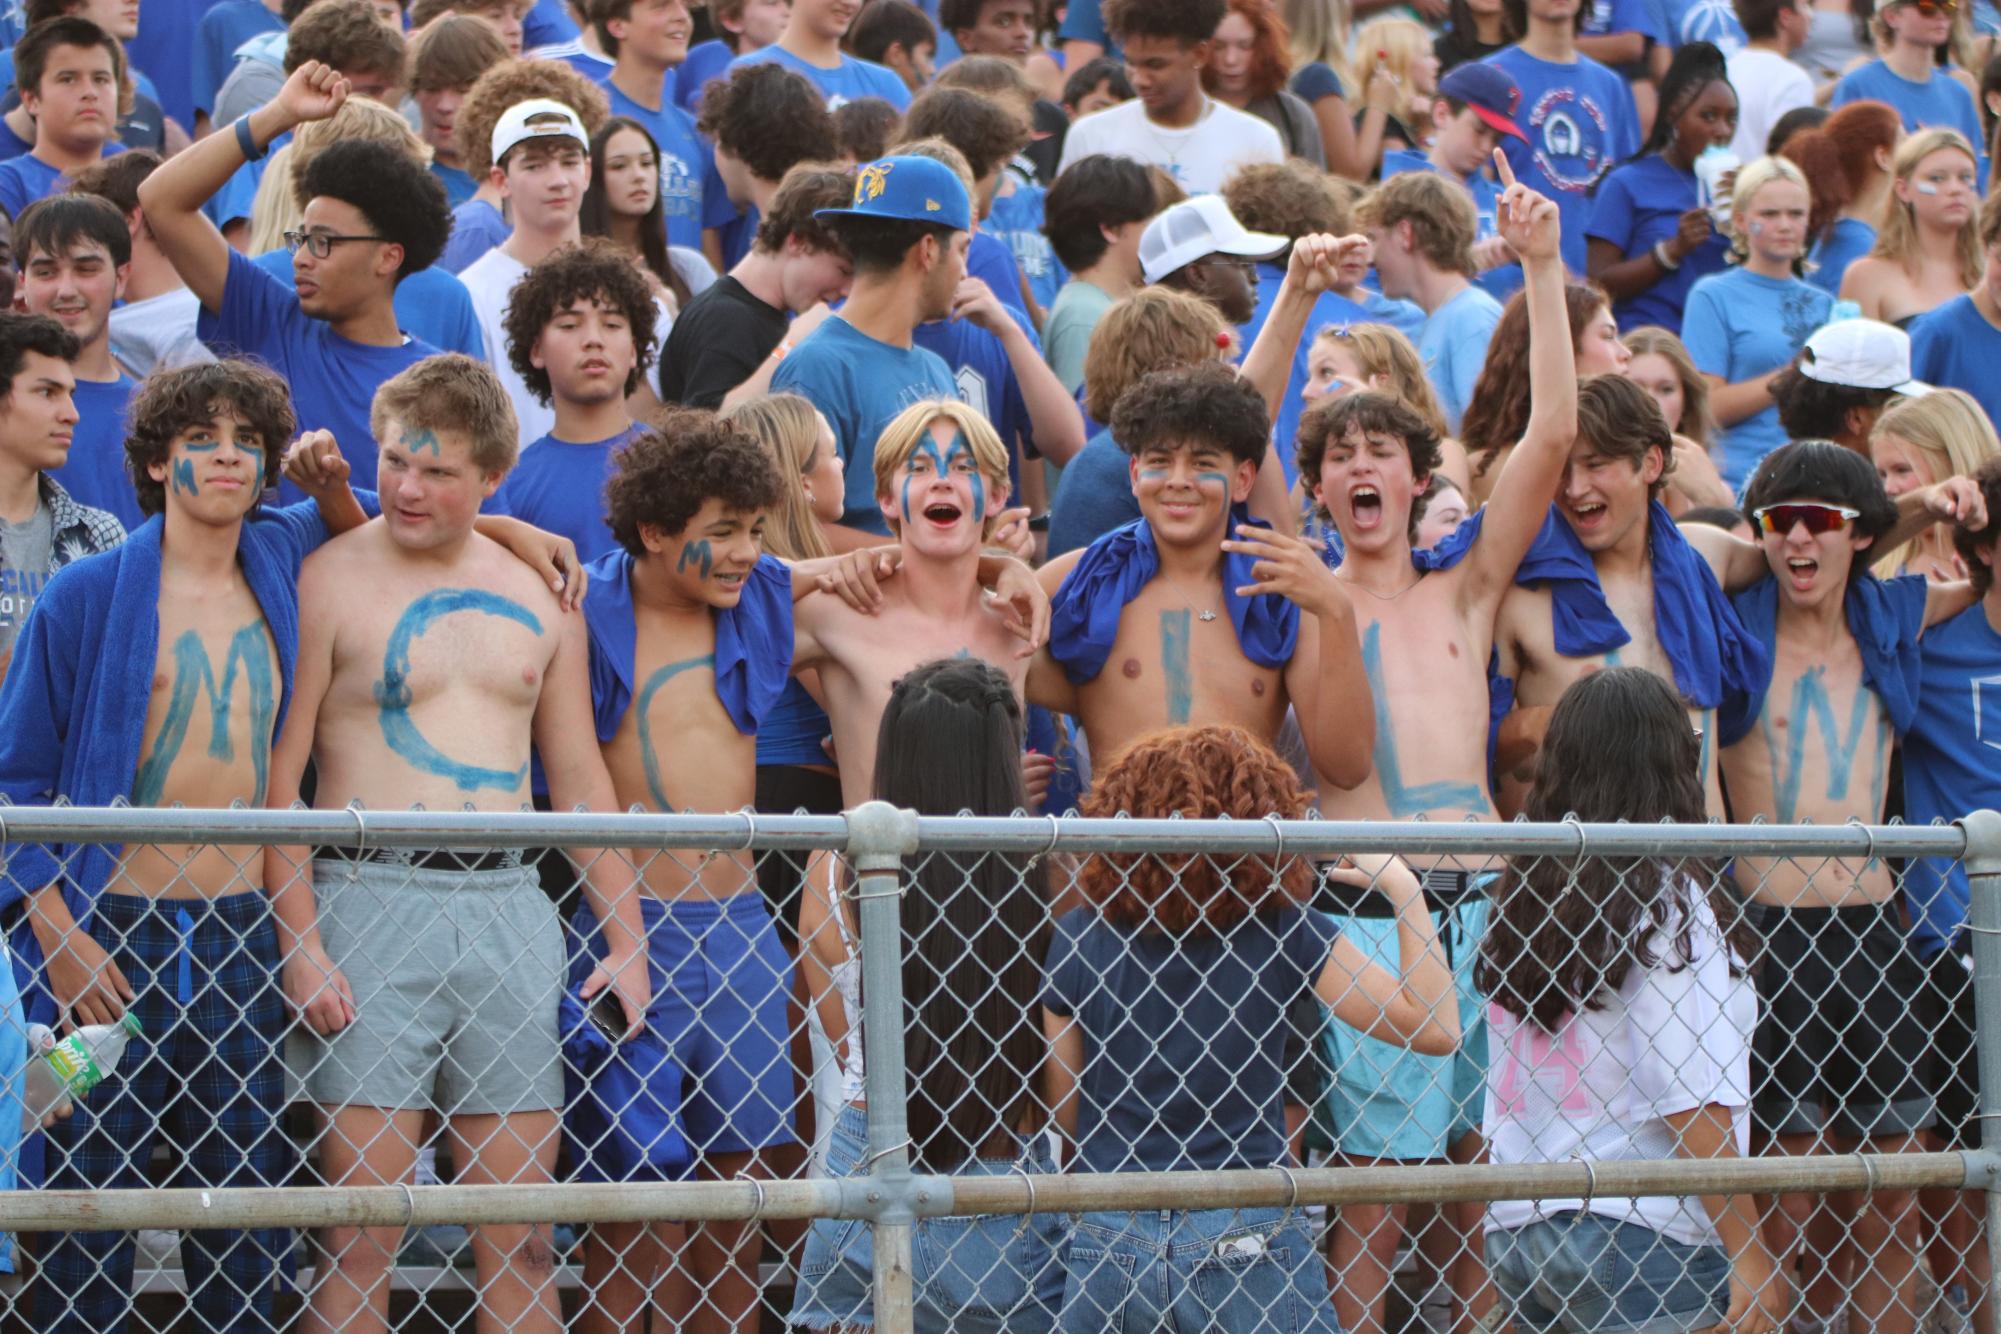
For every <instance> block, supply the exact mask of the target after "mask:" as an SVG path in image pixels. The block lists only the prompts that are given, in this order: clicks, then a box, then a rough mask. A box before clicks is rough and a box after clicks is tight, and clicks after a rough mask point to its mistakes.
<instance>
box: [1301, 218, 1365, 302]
mask: <svg viewBox="0 0 2001 1334" xmlns="http://www.w3.org/2000/svg"><path fill="white" fill-rule="evenodd" d="M1368 244H1369V238H1368V237H1366V236H1332V235H1329V234H1327V233H1325V232H1321V233H1316V234H1315V235H1312V236H1302V237H1300V238H1299V239H1298V240H1297V241H1294V242H1293V243H1292V258H1291V259H1289V260H1287V261H1286V266H1285V281H1286V284H1287V285H1288V286H1290V287H1291V288H1293V290H1295V291H1298V292H1304V293H1306V294H1307V295H1309V296H1318V295H1319V294H1320V293H1322V292H1331V291H1333V290H1334V289H1335V288H1336V287H1338V286H1340V285H1341V266H1342V264H1343V262H1344V261H1348V262H1352V261H1351V256H1353V254H1354V253H1355V250H1356V247H1357V245H1360V246H1361V247H1363V248H1366V247H1367V246H1368ZM1365 267H1366V266H1365Z"/></svg>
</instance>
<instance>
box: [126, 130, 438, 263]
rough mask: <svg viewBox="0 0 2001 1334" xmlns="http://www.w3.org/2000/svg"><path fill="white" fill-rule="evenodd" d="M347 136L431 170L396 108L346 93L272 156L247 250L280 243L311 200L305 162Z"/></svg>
mask: <svg viewBox="0 0 2001 1334" xmlns="http://www.w3.org/2000/svg"><path fill="white" fill-rule="evenodd" d="M349 140H352V141H356V142H364V141H365V142H367V143H374V144H386V145H388V146H389V147H390V148H393V149H396V150H397V151H398V152H401V153H407V154H409V155H410V158H411V160H412V161H414V162H416V163H417V164H418V165H420V166H422V167H423V168H424V169H425V170H427V171H428V170H429V169H430V166H431V146H430V145H429V144H428V143H425V142H424V140H423V138H422V137H421V136H419V135H418V133H417V132H416V131H415V130H413V129H411V128H410V122H409V121H407V120H404V119H403V117H402V114H401V113H399V112H398V111H396V110H395V108H393V107H386V106H384V105H383V104H382V103H380V102H372V101H370V100H369V99H368V98H365V97H350V98H348V99H347V101H345V102H343V103H341V106H340V110H338V111H336V112H334V113H333V115H331V116H328V117H327V118H326V119H325V120H311V121H307V122H306V123H305V124H304V125H301V126H300V127H299V128H298V129H296V130H294V131H293V132H292V142H291V143H289V144H286V145H284V146H283V147H281V148H279V149H278V151H277V152H275V153H273V154H272V155H271V161H270V165H268V166H267V167H265V169H264V179H263V180H261V181H259V182H258V183H257V198H256V201H255V203H253V204H252V206H251V209H250V252H251V253H252V254H258V255H261V254H263V253H264V252H265V251H267V250H276V249H277V248H278V247H279V246H282V245H284V244H285V233H286V232H288V231H292V230H294V229H296V228H297V227H298V226H299V222H300V219H301V218H303V217H304V216H305V212H306V205H307V204H308V203H309V202H311V200H312V196H311V195H308V194H306V193H305V191H304V189H303V188H302V185H301V178H302V175H303V173H304V172H305V170H306V166H307V164H308V163H310V162H311V161H312V160H313V159H314V158H316V157H318V156H319V155H320V154H321V153H323V152H325V151H326V150H327V149H328V148H330V147H332V146H333V145H334V144H338V143H343V142H346V141H349ZM121 156H122V155H121ZM110 160H111V161H114V162H115V161H117V159H116V158H113V159H110Z"/></svg>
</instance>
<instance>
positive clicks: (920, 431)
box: [875, 398, 1010, 532]
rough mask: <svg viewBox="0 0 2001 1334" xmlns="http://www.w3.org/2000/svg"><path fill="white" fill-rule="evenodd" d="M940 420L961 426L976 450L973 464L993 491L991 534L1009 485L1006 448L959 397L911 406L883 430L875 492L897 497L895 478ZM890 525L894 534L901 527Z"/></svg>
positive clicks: (988, 524) (988, 523)
mask: <svg viewBox="0 0 2001 1334" xmlns="http://www.w3.org/2000/svg"><path fill="white" fill-rule="evenodd" d="M941 418H942V419H944V420H946V421H949V422H951V423H952V424H953V425H954V426H956V427H958V428H959V433H960V434H961V435H963V436H965V437H966V443H967V444H969V445H971V446H972V448H973V464H974V466H975V467H977V468H978V469H979V471H980V475H981V476H982V477H984V478H986V480H987V486H988V488H989V491H990V492H991V494H990V495H989V497H988V503H987V514H986V523H985V531H987V532H991V531H992V530H993V526H994V521H995V520H996V519H997V518H999V517H1000V510H1001V506H1000V505H999V504H998V503H997V501H996V497H997V498H999V499H1002V500H1004V499H1005V498H1006V497H1007V494H1008V489H1009V485H1010V483H1009V481H1008V453H1007V446H1006V445H1004V444H1002V443H1001V438H1000V436H999V434H998V433H996V432H995V430H994V428H993V427H992V426H990V425H988V424H987V419H986V418H985V417H982V416H981V415H980V414H979V413H977V412H975V411H973V409H972V408H970V407H968V406H966V405H965V404H964V403H961V402H960V401H959V400H958V399H956V398H927V399H922V400H920V401H918V402H916V403H912V404H911V405H910V406H909V407H907V408H905V409H904V410H903V411H901V412H899V413H897V414H896V416H895V418H894V419H893V420H892V421H891V422H890V423H889V425H887V426H885V427H883V428H882V435H881V436H880V437H878V438H877V440H876V442H875V493H876V495H878V496H888V495H893V494H895V491H896V475H897V474H898V473H900V472H902V471H903V467H904V465H905V464H907V463H908V462H910V458H911V456H912V455H913V454H915V453H916V452H917V447H918V446H919V445H920V444H922V443H924V441H926V440H928V439H929V438H930V434H929V433H930V429H931V423H932V422H935V421H938V420H940V419H941ZM889 526H890V530H891V531H892V532H894V531H896V530H897V529H898V528H899V527H900V526H901V525H900V524H899V522H898V521H897V520H896V519H894V518H892V519H890V520H889Z"/></svg>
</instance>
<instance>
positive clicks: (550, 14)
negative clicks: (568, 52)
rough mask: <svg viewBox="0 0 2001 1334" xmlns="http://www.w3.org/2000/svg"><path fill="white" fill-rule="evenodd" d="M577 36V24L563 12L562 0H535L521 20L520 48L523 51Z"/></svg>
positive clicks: (565, 40) (570, 39) (569, 39)
mask: <svg viewBox="0 0 2001 1334" xmlns="http://www.w3.org/2000/svg"><path fill="white" fill-rule="evenodd" d="M577 36H578V33H577V25H576V24H574V23H572V22H571V21H570V16H569V15H568V14H567V13H565V12H564V8H563V0H535V7H534V8H533V9H531V10H529V11H528V16H527V17H526V18H524V19H522V20H521V49H522V50H524V51H526V50H529V49H531V48H533V47H537V46H548V45H550V44H551V43H554V42H568V41H572V40H574V39H575V38H576V37H577Z"/></svg>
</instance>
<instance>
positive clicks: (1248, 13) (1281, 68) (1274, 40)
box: [1202, 0, 1292, 226]
mask: <svg viewBox="0 0 2001 1334" xmlns="http://www.w3.org/2000/svg"><path fill="white" fill-rule="evenodd" d="M1227 14H1235V15H1236V16H1237V17H1239V18H1241V19H1242V20H1243V21H1244V22H1246V23H1248V24H1250V25H1251V72H1250V86H1249V88H1248V89H1247V91H1248V92H1249V94H1250V100H1251V101H1253V102H1255V101H1257V100H1259V99H1260V98H1265V97H1271V96H1274V95H1275V94H1276V93H1277V92H1278V91H1279V90H1280V89H1281V88H1283V87H1285V82H1286V80H1287V78H1289V77H1290V76H1291V74H1292V30H1291V29H1290V28H1288V27H1286V26H1285V17H1284V16H1283V15H1281V14H1280V13H1279V12H1278V6H1277V5H1275V4H1273V3H1272V0H1228V9H1227ZM1222 21H1223V20H1222V19H1221V18H1219V19H1217V20H1216V22H1217V23H1219V24H1220V23H1221V22H1222ZM1212 31H1213V30H1212ZM1202 86H1203V87H1204V88H1206V89H1208V90H1209V91H1210V92H1212V93H1213V92H1215V91H1216V74H1215V70H1214V68H1213V66H1212V65H1208V64H1205V65H1204V66H1203V67H1202ZM1234 211H1235V210H1234V209H1233V210H1232V212H1234ZM1241 220H1242V215H1241V214H1240V215H1239V221H1241ZM1245 225H1246V226H1249V225H1250V224H1248V223H1246V224H1245Z"/></svg>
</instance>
